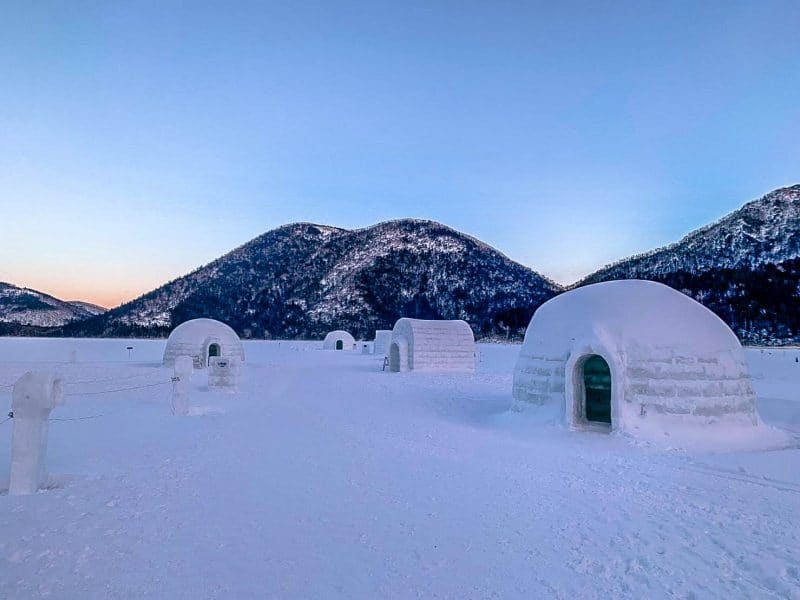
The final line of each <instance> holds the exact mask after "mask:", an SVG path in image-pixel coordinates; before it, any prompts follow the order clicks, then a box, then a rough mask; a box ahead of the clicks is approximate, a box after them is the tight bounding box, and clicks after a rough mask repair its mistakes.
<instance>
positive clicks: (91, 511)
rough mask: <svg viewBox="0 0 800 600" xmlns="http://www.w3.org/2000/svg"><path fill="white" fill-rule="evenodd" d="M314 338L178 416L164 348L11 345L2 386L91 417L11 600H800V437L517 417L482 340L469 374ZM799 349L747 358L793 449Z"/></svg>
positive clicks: (22, 513)
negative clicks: (587, 426)
mask: <svg viewBox="0 0 800 600" xmlns="http://www.w3.org/2000/svg"><path fill="white" fill-rule="evenodd" d="M127 346H133V347H134V349H133V351H132V358H131V359H129V358H128V351H127V350H126V347H127ZM320 346H321V344H320V343H297V342H247V343H246V344H245V351H246V353H247V363H246V365H245V367H244V368H243V369H242V382H241V392H240V393H239V394H236V395H231V394H224V393H212V392H208V391H207V390H206V389H204V388H205V381H204V377H205V375H204V374H203V373H198V374H197V375H196V376H195V378H194V380H193V382H192V414H193V415H194V416H191V417H175V416H173V415H172V414H171V411H170V404H169V397H170V385H169V384H167V383H166V382H167V381H168V379H169V376H170V374H171V373H170V371H169V370H167V369H162V368H161V366H160V362H161V354H162V352H163V348H164V342H163V341H142V340H80V341H76V340H44V339H35V340H29V339H8V338H6V339H0V353H2V356H3V362H0V388H2V386H4V385H7V384H11V383H13V381H14V380H15V379H16V378H17V377H18V376H19V375H21V374H22V373H23V372H25V371H27V370H30V369H32V368H53V369H56V370H58V371H59V372H60V373H62V374H63V378H64V381H65V383H66V392H67V394H68V396H67V397H66V404H65V405H64V406H61V407H58V408H57V409H56V410H55V411H53V414H52V417H53V418H54V419H76V420H61V421H53V422H52V423H51V426H50V444H49V449H48V464H49V470H50V473H51V487H50V489H48V490H46V491H42V492H41V493H39V494H36V495H34V496H27V497H14V496H9V495H7V494H5V493H3V494H2V495H0V598H38V597H49V598H81V599H90V598H144V597H150V598H169V599H176V598H192V599H199V598H337V597H341V598H414V597H424V598H492V597H497V598H510V597H521V598H538V597H562V598H574V597H586V598H609V597H616V598H619V597H629V598H660V597H696V598H726V599H730V598H744V597H758V598H769V597H775V598H800V566H798V565H800V520H798V518H797V516H798V512H800V449H798V447H797V446H800V444H794V446H795V447H789V448H783V449H778V450H770V451H751V452H729V453H716V454H711V453H698V452H686V451H666V450H663V449H657V448H654V447H651V446H647V445H643V444H635V443H633V442H632V441H631V440H630V439H628V438H625V437H619V436H609V435H603V434H599V433H587V432H581V433H577V432H569V431H567V430H564V429H562V428H558V427H552V426H545V425H542V424H541V423H539V422H537V420H536V418H535V411H533V412H532V411H526V412H522V413H519V412H513V411H508V408H509V406H510V404H511V378H512V370H513V366H514V362H515V360H516V356H517V353H518V351H519V346H509V345H479V353H480V362H479V363H478V369H477V373H476V374H475V375H474V376H471V375H458V376H452V375H446V376H441V375H420V374H418V373H401V374H396V373H392V374H388V373H382V372H381V364H382V361H381V359H380V358H378V357H374V356H363V355H360V354H356V353H348V352H325V351H322V350H318V348H319V347H320ZM73 351H74V353H75V359H76V361H77V362H75V363H71V362H70V360H71V358H72V356H71V355H72V353H73ZM796 358H797V359H800V351H798V350H774V349H771V350H764V351H761V350H748V360H749V361H750V364H751V367H752V370H753V374H754V378H755V385H756V390H757V392H758V396H759V409H760V411H761V414H762V416H763V417H764V418H765V420H766V421H767V422H768V423H771V424H773V425H777V426H780V427H782V428H785V429H789V430H791V431H792V432H793V433H794V434H795V436H800V362H797V361H796V360H795V359H796ZM118 388H131V389H128V390H126V391H121V392H109V393H106V391H107V390H115V389H118ZM10 399H11V395H10V389H8V388H4V389H0V408H3V409H5V407H6V406H8V404H10ZM0 420H1V419H0ZM12 424H13V421H10V422H7V423H5V424H3V425H0V488H4V487H7V481H8V474H9V452H10V442H11V431H12Z"/></svg>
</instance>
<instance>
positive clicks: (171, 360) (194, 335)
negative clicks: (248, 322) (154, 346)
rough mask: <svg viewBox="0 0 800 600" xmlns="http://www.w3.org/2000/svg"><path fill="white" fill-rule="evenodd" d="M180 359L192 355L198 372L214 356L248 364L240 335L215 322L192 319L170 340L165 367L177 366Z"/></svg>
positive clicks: (179, 326)
mask: <svg viewBox="0 0 800 600" xmlns="http://www.w3.org/2000/svg"><path fill="white" fill-rule="evenodd" d="M179 356H191V357H192V361H193V362H194V367H195V369H202V368H205V367H207V366H208V359H209V358H210V357H212V356H220V357H223V358H236V359H239V361H240V362H244V347H243V346H242V341H241V340H240V339H239V336H238V335H236V332H235V331H234V330H233V329H231V328H230V327H229V326H227V325H226V324H225V323H222V322H220V321H215V320H214V319H192V320H191V321H186V322H185V323H181V324H180V325H178V326H177V327H176V328H175V329H173V330H172V333H170V334H169V338H168V339H167V347H166V348H165V349H164V365H165V366H170V367H171V366H173V365H174V364H175V359H176V358H178V357H179Z"/></svg>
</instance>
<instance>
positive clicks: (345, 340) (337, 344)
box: [322, 330, 356, 350]
mask: <svg viewBox="0 0 800 600" xmlns="http://www.w3.org/2000/svg"><path fill="white" fill-rule="evenodd" d="M355 343H356V340H355V338H354V337H353V336H352V335H350V334H349V333H347V332H346V331H341V330H337V331H331V332H330V333H329V334H328V335H326V336H325V340H324V341H323V342H322V349H323V350H352V349H353V347H354V346H355Z"/></svg>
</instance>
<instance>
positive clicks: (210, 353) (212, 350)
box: [208, 344, 220, 358]
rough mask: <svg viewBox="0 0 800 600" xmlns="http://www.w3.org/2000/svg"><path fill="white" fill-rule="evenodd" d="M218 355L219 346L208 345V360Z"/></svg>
mask: <svg viewBox="0 0 800 600" xmlns="http://www.w3.org/2000/svg"><path fill="white" fill-rule="evenodd" d="M219 354H220V348H219V344H209V346H208V358H211V357H212V356H219Z"/></svg>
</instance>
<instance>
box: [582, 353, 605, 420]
mask: <svg viewBox="0 0 800 600" xmlns="http://www.w3.org/2000/svg"><path fill="white" fill-rule="evenodd" d="M581 371H582V372H581V379H582V383H583V386H582V387H583V415H584V418H585V419H586V421H588V422H591V423H608V424H611V369H610V367H609V366H608V363H607V362H606V361H605V359H604V358H603V357H602V356H598V355H597V354H592V355H591V356H589V357H587V358H586V360H584V361H583V368H582V369H581Z"/></svg>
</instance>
